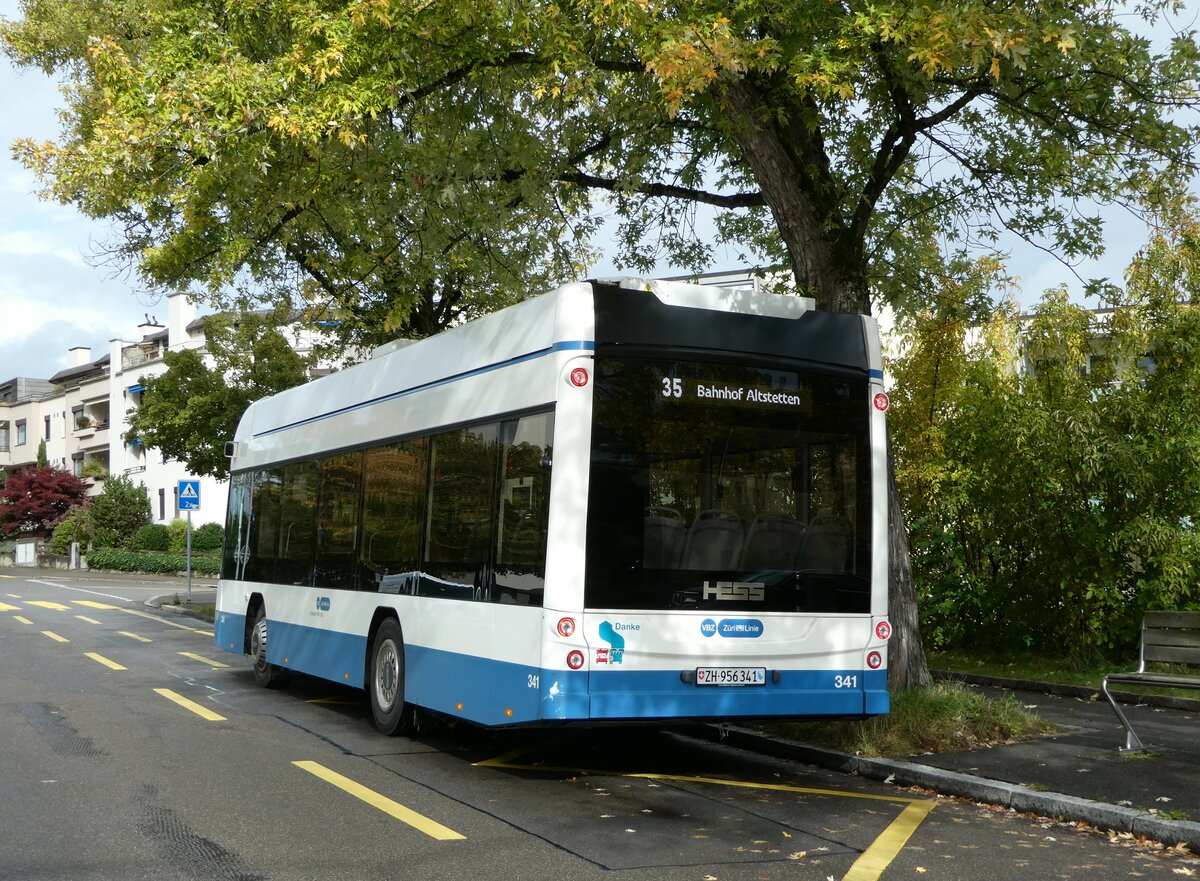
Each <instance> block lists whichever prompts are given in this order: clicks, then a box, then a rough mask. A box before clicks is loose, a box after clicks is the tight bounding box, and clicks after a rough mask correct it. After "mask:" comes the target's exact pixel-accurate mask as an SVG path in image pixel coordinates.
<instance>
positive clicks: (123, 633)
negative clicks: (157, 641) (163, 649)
mask: <svg viewBox="0 0 1200 881" xmlns="http://www.w3.org/2000/svg"><path fill="white" fill-rule="evenodd" d="M117 633H119V634H120V635H121V636H128V637H129V638H130V639H136V640H137V641H138V642H154V640H152V639H146V637H144V636H138V635H137V634H136V633H130V632H129V631H128V630H118V631H117Z"/></svg>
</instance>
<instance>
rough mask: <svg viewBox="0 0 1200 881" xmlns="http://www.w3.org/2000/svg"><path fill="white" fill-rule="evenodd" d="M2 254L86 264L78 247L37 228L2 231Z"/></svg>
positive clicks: (0, 241) (0, 245) (0, 253)
mask: <svg viewBox="0 0 1200 881" xmlns="http://www.w3.org/2000/svg"><path fill="white" fill-rule="evenodd" d="M0 255H10V256H14V257H23V258H30V257H53V258H54V259H56V260H63V261H65V262H67V263H77V264H79V265H80V266H82V265H84V259H83V255H82V254H81V253H80V252H79V249H78V248H75V249H72V248H71V247H70V246H69V245H64V243H63V242H62V240H61V239H58V238H57V237H54V236H51V235H49V234H47V233H43V232H40V231H35V230H23V231H15V232H13V231H7V230H5V231H0Z"/></svg>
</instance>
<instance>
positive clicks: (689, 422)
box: [585, 358, 871, 612]
mask: <svg viewBox="0 0 1200 881" xmlns="http://www.w3.org/2000/svg"><path fill="white" fill-rule="evenodd" d="M595 372H596V377H597V379H596V389H595V404H594V413H593V423H592V459H591V474H590V490H589V508H588V537H587V552H588V553H587V581H586V597H585V602H586V605H587V606H588V607H589V608H615V609H677V608H692V607H695V608H711V609H718V610H721V609H729V610H732V609H742V610H749V611H754V610H757V611H810V612H831V611H844V612H851V611H854V612H858V611H867V610H868V609H869V602H870V596H869V575H870V563H871V561H870V510H871V504H870V503H871V499H870V482H869V478H870V461H869V455H868V452H867V451H868V450H869V437H868V418H869V413H868V391H867V380H866V378H865V377H863V378H861V379H848V378H845V377H829V376H822V375H816V374H814V375H809V374H804V373H799V372H796V371H788V370H778V369H766V368H762V367H757V366H747V365H732V364H727V363H709V362H690V361H679V360H650V359H635V358H628V359H616V358H611V359H598V360H597V366H596V371H595Z"/></svg>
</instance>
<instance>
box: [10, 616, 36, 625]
mask: <svg viewBox="0 0 1200 881" xmlns="http://www.w3.org/2000/svg"><path fill="white" fill-rule="evenodd" d="M13 620H14V621H19V622H20V623H22V624H32V623H33V622H32V621H30V620H29V619H28V618H26V617H25V616H24V615H13Z"/></svg>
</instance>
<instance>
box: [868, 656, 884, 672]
mask: <svg viewBox="0 0 1200 881" xmlns="http://www.w3.org/2000/svg"><path fill="white" fill-rule="evenodd" d="M867 666H868V667H870V668H871V669H872V670H878V669H879V668H880V667H882V666H883V655H881V654H879V652H869V653H868V654H867Z"/></svg>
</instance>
